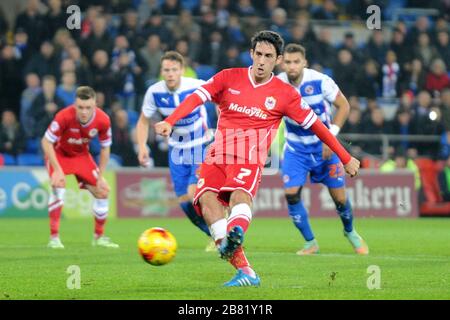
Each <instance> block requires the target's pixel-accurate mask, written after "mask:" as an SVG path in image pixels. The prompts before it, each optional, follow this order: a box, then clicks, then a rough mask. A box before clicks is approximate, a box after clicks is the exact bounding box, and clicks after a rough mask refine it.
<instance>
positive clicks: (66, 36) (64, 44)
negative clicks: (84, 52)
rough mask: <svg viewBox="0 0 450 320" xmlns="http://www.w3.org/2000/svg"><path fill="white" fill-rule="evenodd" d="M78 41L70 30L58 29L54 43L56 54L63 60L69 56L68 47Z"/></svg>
mask: <svg viewBox="0 0 450 320" xmlns="http://www.w3.org/2000/svg"><path fill="white" fill-rule="evenodd" d="M75 44H76V42H75V40H73V38H72V36H71V35H70V32H69V31H68V30H66V29H59V30H58V31H56V33H55V35H54V37H53V45H54V46H55V55H56V56H57V57H58V59H60V60H62V59H65V58H67V55H68V53H67V48H69V46H71V45H75Z"/></svg>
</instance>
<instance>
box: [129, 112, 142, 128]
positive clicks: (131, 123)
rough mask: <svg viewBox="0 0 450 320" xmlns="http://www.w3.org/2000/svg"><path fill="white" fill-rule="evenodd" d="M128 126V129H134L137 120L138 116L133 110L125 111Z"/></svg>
mask: <svg viewBox="0 0 450 320" xmlns="http://www.w3.org/2000/svg"><path fill="white" fill-rule="evenodd" d="M127 114H128V125H129V127H130V128H134V127H135V126H136V123H137V122H138V119H139V114H138V113H137V112H136V111H134V110H127Z"/></svg>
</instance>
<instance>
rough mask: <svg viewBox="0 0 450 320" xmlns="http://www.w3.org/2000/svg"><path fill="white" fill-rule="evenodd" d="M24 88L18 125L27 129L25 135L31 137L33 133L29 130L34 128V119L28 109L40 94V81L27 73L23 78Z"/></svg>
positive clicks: (35, 76) (35, 75) (34, 75)
mask: <svg viewBox="0 0 450 320" xmlns="http://www.w3.org/2000/svg"><path fill="white" fill-rule="evenodd" d="M25 83H26V88H25V90H24V91H23V92H22V95H21V98H20V123H21V124H22V126H23V127H24V128H27V129H28V130H26V132H25V133H26V135H27V137H31V136H32V135H33V131H32V130H30V128H34V125H35V123H36V119H35V118H34V117H31V116H30V109H31V106H32V104H33V101H34V99H36V97H37V96H38V95H39V94H40V93H41V92H42V88H41V86H40V84H41V80H40V79H39V77H38V76H37V74H35V73H29V74H27V75H26V77H25Z"/></svg>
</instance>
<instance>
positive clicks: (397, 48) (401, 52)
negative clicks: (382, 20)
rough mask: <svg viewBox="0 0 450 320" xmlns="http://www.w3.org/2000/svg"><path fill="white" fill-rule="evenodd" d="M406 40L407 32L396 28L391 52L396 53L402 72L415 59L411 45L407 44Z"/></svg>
mask: <svg viewBox="0 0 450 320" xmlns="http://www.w3.org/2000/svg"><path fill="white" fill-rule="evenodd" d="M405 38H406V37H405V32H403V31H402V30H401V29H400V28H399V27H396V28H394V30H393V33H392V40H391V43H390V50H392V51H394V52H395V55H396V56H397V58H398V64H399V65H400V69H401V70H403V69H404V68H405V65H406V64H407V63H408V62H409V61H411V59H412V58H413V50H412V49H411V45H410V43H408V42H406V40H405Z"/></svg>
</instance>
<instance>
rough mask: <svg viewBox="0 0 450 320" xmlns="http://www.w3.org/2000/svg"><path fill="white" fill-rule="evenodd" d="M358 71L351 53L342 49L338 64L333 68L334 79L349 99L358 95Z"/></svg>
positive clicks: (339, 53)
mask: <svg viewBox="0 0 450 320" xmlns="http://www.w3.org/2000/svg"><path fill="white" fill-rule="evenodd" d="M357 71H358V70H357V67H356V65H355V63H354V61H353V56H352V54H351V52H350V51H349V50H347V49H340V50H339V52H338V62H337V64H336V66H335V67H334V68H333V77H334V80H335V81H336V83H337V85H338V86H339V88H340V89H341V91H342V93H343V94H345V96H347V97H350V96H354V95H356V84H355V81H354V78H355V74H357Z"/></svg>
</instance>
